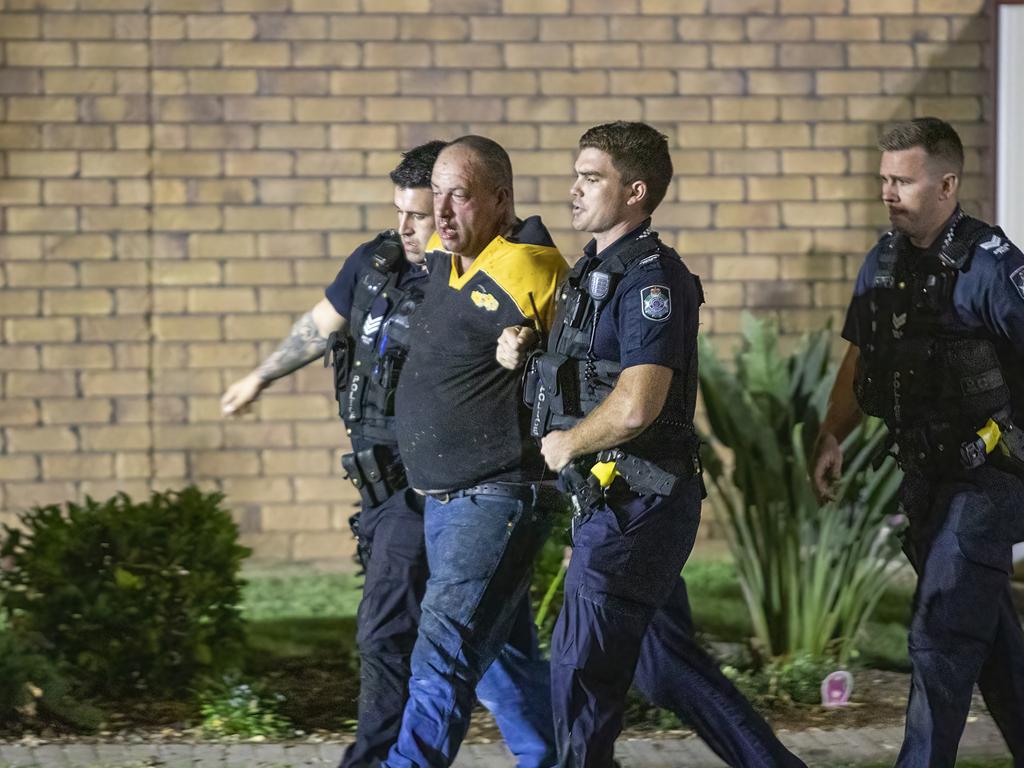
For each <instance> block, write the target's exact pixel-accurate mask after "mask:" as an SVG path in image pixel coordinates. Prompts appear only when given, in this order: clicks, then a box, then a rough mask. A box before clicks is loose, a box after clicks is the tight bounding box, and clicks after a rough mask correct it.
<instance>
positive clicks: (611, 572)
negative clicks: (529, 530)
mask: <svg viewBox="0 0 1024 768" xmlns="http://www.w3.org/2000/svg"><path fill="white" fill-rule="evenodd" d="M701 492H702V487H701V483H700V481H699V480H696V479H694V480H690V481H686V482H682V481H681V482H679V483H678V484H677V488H676V491H675V492H674V493H673V495H671V496H667V497H666V496H656V495H646V496H638V495H636V494H634V493H632V492H630V491H629V490H628V488H627V487H626V486H625V484H624V483H623V482H622V481H621V480H618V481H616V482H615V483H614V484H613V485H612V487H611V488H610V489H609V493H608V497H607V506H603V507H601V508H600V509H598V510H597V511H596V512H595V513H594V514H593V516H592V517H591V518H590V519H589V520H588V521H587V522H585V523H584V524H583V525H581V526H579V527H578V528H577V529H576V532H575V541H574V548H573V554H572V561H571V562H570V564H569V569H568V573H567V574H566V582H565V604H564V607H563V609H562V613H561V615H560V616H559V618H558V623H557V624H556V626H555V630H554V635H553V636H552V639H551V683H552V686H551V687H552V697H553V703H554V706H553V709H554V715H555V735H556V737H557V740H558V753H559V766H561V767H562V768H610V767H611V766H612V765H613V760H612V755H613V751H614V744H615V739H616V737H617V736H618V735H619V732H620V731H621V730H622V712H623V707H624V702H625V698H626V693H627V691H628V689H629V686H630V683H631V682H632V683H634V684H635V686H636V688H637V689H638V690H639V691H640V692H641V693H642V694H643V695H644V696H645V697H646V698H648V699H649V700H650V701H651V702H652V703H653V704H656V705H657V706H660V707H664V708H666V709H670V710H672V711H673V712H675V713H676V714H677V715H679V716H680V717H681V718H683V719H684V720H686V721H687V722H689V723H691V724H692V725H693V727H694V728H695V729H696V731H697V733H698V734H699V735H700V736H701V737H702V738H703V739H704V740H705V741H706V742H707V743H708V746H710V747H711V748H712V749H713V750H714V751H715V752H716V753H717V754H718V755H719V756H720V757H721V758H722V759H723V760H724V761H725V762H727V763H728V764H729V765H733V766H803V763H802V762H801V761H800V760H799V759H797V758H796V757H794V756H793V755H792V754H790V753H789V752H788V751H787V750H786V748H785V747H784V746H783V745H782V743H781V742H780V741H779V740H778V739H777V738H776V737H775V735H774V734H773V733H772V731H771V728H769V726H768V724H767V723H766V722H765V721H764V720H763V719H762V718H761V717H760V716H759V715H758V714H757V713H756V712H755V711H754V710H753V708H752V707H751V706H750V703H749V702H747V700H746V699H744V698H743V696H742V694H740V692H739V691H738V690H736V688H735V686H733V685H732V683H730V682H729V681H728V680H727V679H726V678H725V676H723V675H722V673H721V671H720V670H719V669H718V666H717V665H716V664H715V662H714V660H713V659H712V658H711V657H710V656H708V654H707V653H705V652H704V651H703V650H702V649H701V648H700V647H699V646H698V645H697V643H696V642H695V641H694V639H693V627H692V623H691V618H690V606H689V601H688V600H687V596H686V585H685V584H684V583H683V580H682V578H681V577H680V576H679V572H680V571H681V570H682V567H683V564H684V563H685V562H686V558H687V557H688V556H689V554H690V550H691V548H692V547H693V542H694V538H695V536H696V533H697V526H698V524H699V522H700V501H701Z"/></svg>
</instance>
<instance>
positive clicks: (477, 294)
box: [469, 289, 498, 312]
mask: <svg viewBox="0 0 1024 768" xmlns="http://www.w3.org/2000/svg"><path fill="white" fill-rule="evenodd" d="M469 298H471V299H472V300H473V303H474V304H476V305H477V306H478V307H480V308H481V309H486V310H487V311H488V312H496V311H497V309H498V300H497V299H496V298H494V297H493V296H491V294H489V293H486V292H484V291H481V290H479V289H477V290H475V291H473V292H472V293H471V294H469Z"/></svg>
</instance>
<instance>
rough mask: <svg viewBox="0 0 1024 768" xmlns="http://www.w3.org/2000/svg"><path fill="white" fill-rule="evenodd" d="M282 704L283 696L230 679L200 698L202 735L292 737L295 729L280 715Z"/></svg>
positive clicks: (216, 736) (226, 679)
mask: <svg viewBox="0 0 1024 768" xmlns="http://www.w3.org/2000/svg"><path fill="white" fill-rule="evenodd" d="M283 703H284V696H282V695H281V694H280V693H277V694H272V693H268V692H267V691H265V690H264V689H263V688H262V687H260V686H254V685H250V684H249V683H243V682H241V681H239V680H237V679H236V678H234V677H227V678H225V679H224V681H223V683H222V684H221V685H219V686H217V687H215V688H212V689H208V690H207V691H206V692H205V693H203V694H202V695H201V696H200V703H199V711H200V714H202V716H203V726H202V727H203V735H204V736H206V737H207V738H212V739H222V738H224V737H226V736H240V737H241V738H243V739H251V738H259V737H263V738H268V739H276V738H284V737H286V736H291V735H293V734H294V728H292V725H291V723H289V722H288V718H286V717H285V716H284V715H282V714H281V705H282V704H283Z"/></svg>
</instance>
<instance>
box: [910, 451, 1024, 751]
mask: <svg viewBox="0 0 1024 768" xmlns="http://www.w3.org/2000/svg"><path fill="white" fill-rule="evenodd" d="M900 496H901V501H902V502H903V507H904V509H905V511H906V512H907V513H908V515H909V516H910V529H909V531H908V535H907V538H906V540H905V551H906V553H907V557H908V558H909V559H910V561H911V563H912V564H913V565H914V568H915V569H916V570H917V573H918V583H917V592H916V594H915V596H914V613H913V618H912V620H911V625H910V638H909V650H910V661H911V664H912V667H913V672H912V676H911V690H910V699H909V702H908V704H907V723H906V734H905V738H904V741H903V749H902V750H901V751H900V756H899V759H898V761H897V763H896V764H897V766H899V767H900V768H919V767H920V768H943V766H953V765H954V764H955V763H956V753H957V746H958V744H959V742H960V736H961V735H962V733H963V729H964V723H965V722H966V720H967V714H968V711H969V708H970V703H971V695H972V693H973V691H974V684H975V683H978V685H979V687H980V688H981V693H982V695H983V696H984V698H985V703H986V705H987V706H988V709H989V712H991V714H992V717H993V718H994V719H995V721H996V724H997V725H998V726H999V729H1000V731H1002V734H1003V737H1004V738H1005V739H1006V743H1007V745H1008V746H1009V748H1010V751H1011V752H1012V753H1013V756H1014V765H1015V766H1024V631H1022V630H1021V625H1020V619H1019V617H1018V616H1017V612H1016V611H1015V610H1014V606H1013V602H1012V600H1011V597H1010V582H1009V578H1010V574H1011V573H1012V560H1011V549H1012V546H1013V543H1014V542H1016V541H1021V540H1024V482H1021V480H1020V479H1018V478H1016V477H1014V476H1012V475H1010V474H1008V473H1005V472H1001V471H999V470H997V469H995V468H993V467H990V466H983V467H980V468H978V469H976V470H974V471H972V472H969V473H965V474H963V475H962V476H960V477H958V478H954V479H952V480H944V481H942V482H938V481H933V482H929V481H928V480H926V479H924V478H922V477H920V476H917V475H914V474H911V473H908V474H907V476H906V477H905V478H904V482H903V485H902V486H901V488H900Z"/></svg>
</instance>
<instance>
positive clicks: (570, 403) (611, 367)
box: [525, 230, 704, 461]
mask: <svg viewBox="0 0 1024 768" xmlns="http://www.w3.org/2000/svg"><path fill="white" fill-rule="evenodd" d="M648 257H655V258H679V257H678V256H677V255H675V254H674V253H673V252H671V251H669V250H668V249H667V248H665V246H663V245H662V244H661V241H660V240H659V239H658V236H657V233H655V232H653V231H651V230H647V231H645V232H644V233H642V234H641V235H640V237H638V238H637V239H636V240H635V241H634V242H632V243H630V244H629V245H627V246H626V247H625V248H621V249H619V250H618V251H617V252H616V253H614V254H613V255H611V256H610V257H608V258H606V259H603V260H602V259H599V258H596V257H586V256H584V257H583V258H581V259H580V260H579V261H578V262H577V263H576V265H575V267H574V268H573V269H572V271H571V272H570V273H569V276H568V278H567V279H566V281H565V283H563V285H562V287H561V289H560V290H559V295H558V304H557V310H556V315H555V324H554V328H553V329H552V332H551V336H550V338H549V339H548V345H547V350H546V351H545V352H544V353H543V354H539V355H535V356H534V358H533V359H531V361H530V366H529V367H528V371H527V373H528V375H527V381H526V391H525V395H526V399H527V404H528V405H531V406H532V408H533V412H532V415H531V424H530V432H531V434H533V435H534V436H536V437H541V436H543V435H545V434H547V433H548V432H550V431H551V430H553V429H569V428H571V427H572V426H573V425H575V424H576V423H577V422H578V421H580V420H581V419H582V418H583V417H585V416H586V415H587V414H589V413H590V412H591V411H593V410H594V408H596V407H597V406H598V405H599V404H600V403H601V402H602V401H603V400H604V399H605V398H606V397H607V396H608V394H609V393H610V392H611V391H612V389H613V388H614V387H615V384H616V382H617V381H618V378H619V374H620V373H621V372H622V366H621V365H620V363H619V362H618V361H617V360H602V359H600V358H598V357H596V356H595V355H594V353H593V339H594V333H595V330H596V327H597V322H598V319H599V318H600V314H601V311H602V309H603V308H604V307H605V306H606V305H607V304H608V302H609V300H610V299H611V296H612V294H613V293H614V291H615V289H616V287H617V285H618V283H619V282H620V280H621V278H622V277H623V275H625V274H626V273H627V272H628V271H629V270H630V269H632V268H634V267H635V266H636V265H637V264H639V263H640V262H641V261H643V260H644V259H646V258H648ZM693 279H694V281H695V283H696V293H697V297H698V303H703V301H704V294H703V291H702V289H701V286H700V279H699V278H697V277H696V276H695V275H694V276H693ZM696 356H697V348H696V343H694V344H693V347H692V350H691V358H690V360H689V364H688V366H687V374H686V375H685V376H683V375H681V374H675V375H673V377H672V383H671V385H670V388H669V393H668V397H667V399H666V402H665V407H664V408H663V409H662V412H661V414H660V415H659V416H658V418H657V419H655V421H654V422H653V423H652V424H651V425H650V426H649V427H648V428H647V429H646V430H644V432H643V433H641V434H640V435H638V436H637V437H635V438H633V439H632V440H630V441H629V442H628V443H627V444H625V445H622V446H619V447H620V448H621V449H622V450H623V451H625V452H627V453H629V454H632V455H635V456H639V457H641V458H651V459H652V460H655V461H658V460H659V459H661V458H663V457H666V456H673V457H678V458H682V459H687V460H688V458H689V456H690V454H692V453H693V451H694V450H695V448H696V445H697V439H696V435H695V432H694V428H693V414H694V409H695V406H696V398H697V357H696ZM538 399H539V400H540V402H538Z"/></svg>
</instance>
